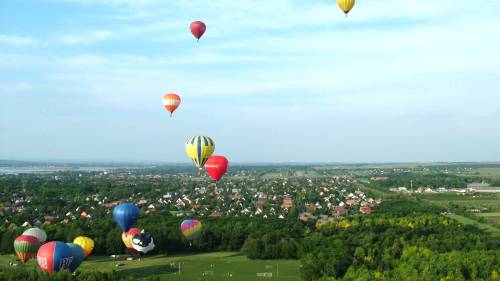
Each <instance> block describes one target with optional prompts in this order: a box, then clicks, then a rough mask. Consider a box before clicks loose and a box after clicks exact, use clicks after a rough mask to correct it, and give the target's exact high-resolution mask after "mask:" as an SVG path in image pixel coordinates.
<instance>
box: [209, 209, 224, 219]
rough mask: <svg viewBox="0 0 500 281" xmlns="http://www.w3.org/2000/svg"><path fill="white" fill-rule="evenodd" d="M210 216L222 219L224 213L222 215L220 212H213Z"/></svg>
mask: <svg viewBox="0 0 500 281" xmlns="http://www.w3.org/2000/svg"><path fill="white" fill-rule="evenodd" d="M210 216H211V217H212V218H220V217H221V216H222V213H221V212H219V211H213V212H212V213H211V214H210Z"/></svg>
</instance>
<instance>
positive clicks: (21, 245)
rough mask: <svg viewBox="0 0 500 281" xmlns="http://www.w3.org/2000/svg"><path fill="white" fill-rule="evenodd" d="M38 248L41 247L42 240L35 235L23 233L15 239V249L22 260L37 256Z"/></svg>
mask: <svg viewBox="0 0 500 281" xmlns="http://www.w3.org/2000/svg"><path fill="white" fill-rule="evenodd" d="M38 248H40V242H39V241H38V239H37V238H36V237H35V236H31V235H21V236H19V237H17V238H16V240H14V251H16V255H17V256H18V257H19V259H20V260H21V261H22V262H26V261H28V260H29V259H31V258H32V257H34V256H36V252H37V251H38Z"/></svg>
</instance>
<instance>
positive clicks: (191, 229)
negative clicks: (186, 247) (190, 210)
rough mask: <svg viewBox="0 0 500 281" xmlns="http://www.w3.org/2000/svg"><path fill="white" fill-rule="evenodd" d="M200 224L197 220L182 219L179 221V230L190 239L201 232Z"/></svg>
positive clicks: (196, 236)
mask: <svg viewBox="0 0 500 281" xmlns="http://www.w3.org/2000/svg"><path fill="white" fill-rule="evenodd" d="M201 229H202V225H201V222H199V221H198V220H184V221H183V222H182V223H181V232H182V235H184V237H186V239H187V240H189V241H191V240H194V239H196V238H198V236H200V234H201Z"/></svg>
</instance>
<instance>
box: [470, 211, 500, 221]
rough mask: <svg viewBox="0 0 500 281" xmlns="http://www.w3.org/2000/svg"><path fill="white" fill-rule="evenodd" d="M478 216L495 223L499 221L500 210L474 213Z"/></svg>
mask: <svg viewBox="0 0 500 281" xmlns="http://www.w3.org/2000/svg"><path fill="white" fill-rule="evenodd" d="M476 215H477V216H478V217H483V218H485V219H487V220H488V221H490V222H493V223H497V222H500V212H492V213H478V214H476Z"/></svg>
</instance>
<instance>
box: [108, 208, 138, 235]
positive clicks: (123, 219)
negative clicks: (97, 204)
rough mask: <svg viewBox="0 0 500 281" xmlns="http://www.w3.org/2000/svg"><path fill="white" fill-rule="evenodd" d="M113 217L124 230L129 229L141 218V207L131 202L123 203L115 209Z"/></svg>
mask: <svg viewBox="0 0 500 281" xmlns="http://www.w3.org/2000/svg"><path fill="white" fill-rule="evenodd" d="M113 217H114V219H115V221H116V223H117V224H118V225H119V226H120V228H121V229H122V230H123V231H128V230H129V229H130V228H131V227H132V225H134V223H135V222H136V221H137V219H138V218H139V208H137V206H135V205H134V204H131V203H121V204H120V205H118V206H116V207H115V208H114V209H113Z"/></svg>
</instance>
